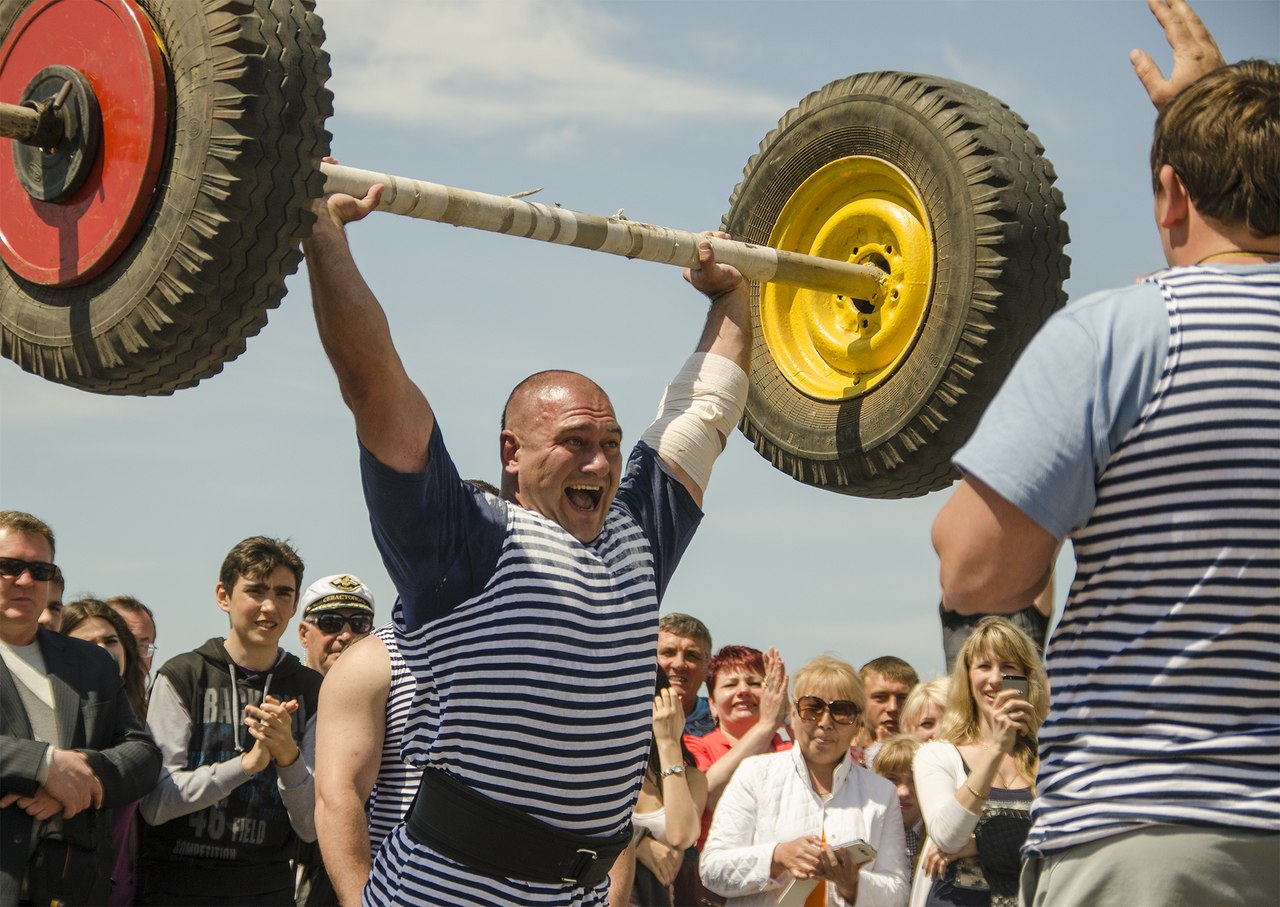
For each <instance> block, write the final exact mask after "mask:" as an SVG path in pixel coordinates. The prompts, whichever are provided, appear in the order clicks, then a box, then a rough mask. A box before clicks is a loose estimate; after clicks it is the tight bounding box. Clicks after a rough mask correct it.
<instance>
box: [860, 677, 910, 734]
mask: <svg viewBox="0 0 1280 907" xmlns="http://www.w3.org/2000/svg"><path fill="white" fill-rule="evenodd" d="M866 687H867V731H868V732H869V733H870V734H872V735H873V736H874V739H876V740H884V739H885V738H887V737H892V736H893V735H894V734H896V733H898V715H899V713H901V711H902V706H903V704H904V703H905V702H906V701H907V696H908V695H909V694H910V693H911V687H910V686H908V685H907V684H906V683H905V682H903V681H901V680H890V679H889V678H888V677H885V676H884V675H883V674H877V673H876V672H875V671H872V672H871V673H870V674H869V675H868V677H867V681H866Z"/></svg>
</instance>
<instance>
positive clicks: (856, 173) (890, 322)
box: [760, 156, 933, 400]
mask: <svg viewBox="0 0 1280 907" xmlns="http://www.w3.org/2000/svg"><path fill="white" fill-rule="evenodd" d="M769 245H771V246H774V247H775V248H779V249H787V250H790V251H794V252H804V253H807V254H809V255H817V256H820V257H822V258H834V259H840V260H844V261H852V262H856V263H858V264H865V265H874V266H876V267H878V268H880V269H881V270H883V271H885V272H886V273H888V275H889V277H888V280H887V281H886V283H885V286H884V291H883V295H882V296H880V297H879V298H876V299H853V298H850V297H846V296H838V295H832V294H830V293H826V292H821V291H817V290H802V289H798V288H796V287H787V286H782V285H780V284H772V283H768V284H763V285H762V286H761V288H760V329H761V332H762V333H763V335H764V341H765V343H766V344H767V345H768V347H769V352H770V353H771V355H772V356H773V359H774V362H775V363H776V364H777V366H778V369H779V370H780V371H781V372H782V374H783V375H785V376H786V378H787V380H788V381H790V382H791V384H792V385H794V386H795V388H796V389H797V390H799V391H800V392H801V393H804V394H807V395H808V396H810V397H814V398H816V399H819V400H847V399H850V398H853V397H857V396H859V395H861V394H864V393H866V392H867V391H869V390H871V389H872V388H874V387H875V386H876V385H877V384H879V383H881V382H883V381H884V380H885V379H887V378H888V377H889V376H890V375H891V374H893V372H894V370H895V369H896V368H897V367H898V365H899V364H900V363H901V362H902V361H903V360H904V359H905V358H906V356H907V353H908V352H910V350H911V347H912V345H913V344H914V342H915V338H916V335H917V334H919V332H920V328H921V326H922V325H923V324H924V316H925V310H926V309H927V308H928V303H929V292H930V289H931V284H932V280H933V242H932V233H931V231H930V229H929V219H928V216H927V215H926V213H925V209H924V203H923V202H922V201H921V199H920V193H919V192H917V191H916V187H915V186H914V185H912V183H911V180H909V179H908V178H907V176H906V174H904V173H903V172H902V171H901V170H899V169H898V168H897V167H894V166H893V165H892V164H888V163H885V162H884V161H882V160H879V159H878V158H871V157H862V156H857V157H846V158H841V159H840V160H836V161H832V162H831V163H829V164H827V165H826V166H824V167H822V168H821V169H820V170H818V171H816V172H815V173H813V174H812V175H811V176H810V177H809V178H808V179H806V180H805V181H804V182H803V183H802V184H801V185H800V186H799V188H797V189H796V191H795V192H794V193H792V195H791V198H789V199H788V200H787V203H786V205H784V206H783V209H782V212H781V213H780V214H779V215H778V220H777V223H776V224H775V226H774V228H773V233H772V234H770V236H769Z"/></svg>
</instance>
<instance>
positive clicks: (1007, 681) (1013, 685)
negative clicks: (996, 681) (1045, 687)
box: [1000, 674, 1027, 699]
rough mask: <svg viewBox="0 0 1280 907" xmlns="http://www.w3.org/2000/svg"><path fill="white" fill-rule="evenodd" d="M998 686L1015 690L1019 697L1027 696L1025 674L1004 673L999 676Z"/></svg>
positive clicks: (1024, 697)
mask: <svg viewBox="0 0 1280 907" xmlns="http://www.w3.org/2000/svg"><path fill="white" fill-rule="evenodd" d="M1000 687H1001V688H1002V689H1005V690H1017V691H1018V698H1019V699H1026V698H1027V678H1026V675H1025V674H1005V675H1003V676H1002V677H1001V678H1000Z"/></svg>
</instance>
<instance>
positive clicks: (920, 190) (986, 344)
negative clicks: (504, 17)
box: [0, 0, 1068, 497]
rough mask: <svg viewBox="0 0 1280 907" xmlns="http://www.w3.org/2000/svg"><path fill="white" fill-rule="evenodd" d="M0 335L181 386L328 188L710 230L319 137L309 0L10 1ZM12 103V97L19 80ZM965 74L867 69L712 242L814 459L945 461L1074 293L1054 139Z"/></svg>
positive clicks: (650, 230)
mask: <svg viewBox="0 0 1280 907" xmlns="http://www.w3.org/2000/svg"><path fill="white" fill-rule="evenodd" d="M0 36H3V37H0V102H9V103H0V135H2V136H5V137H8V138H11V139H13V140H14V141H12V142H11V143H10V144H11V146H12V149H13V154H12V163H9V162H7V161H0V260H3V263H4V267H3V268H0V350H2V351H3V353H4V355H5V356H6V357H7V358H9V359H12V360H14V361H15V362H17V363H18V364H19V365H21V366H22V367H23V368H24V369H26V370H28V371H30V372H33V373H36V374H39V375H42V376H44V377H46V378H49V379H50V380H54V381H57V382H60V383H64V384H69V385H72V386H75V387H78V388H81V389H84V390H89V391H95V392H100V393H108V394H164V393H170V392H172V391H173V390H175V389H178V388H182V387H187V386H190V385H192V384H195V383H196V382H198V381H199V380H201V379H202V378H205V377H208V376H210V375H212V374H215V373H217V372H218V371H220V370H221V368H222V365H223V363H225V362H227V361H229V360H231V359H234V358H235V357H236V356H237V355H239V353H241V352H242V351H243V350H244V345H245V339H246V338H247V337H250V336H252V335H253V334H256V333H257V331H258V330H260V329H261V327H262V326H263V324H265V321H266V313H267V310H268V309H270V308H272V307H274V306H276V305H278V304H279V301H280V299H281V297H282V296H283V295H284V278H285V277H286V276H287V275H288V274H290V273H292V272H293V270H294V269H295V268H296V267H297V264H298V261H299V252H298V248H297V246H298V242H299V240H300V239H301V238H302V237H303V236H305V235H306V233H307V231H308V230H309V229H310V226H311V223H312V220H313V214H312V213H311V208H310V201H311V199H313V198H316V197H318V196H319V195H320V194H322V193H323V192H326V191H342V192H348V193H350V194H353V195H362V194H363V193H364V191H365V190H366V189H367V188H368V186H369V185H371V184H372V183H375V182H382V183H386V184H387V187H388V189H387V191H386V192H385V193H384V195H383V201H382V209H383V210H387V211H392V212H395V213H400V214H408V215H411V216H415V217H421V218H425V219H428V220H434V221H438V222H442V223H449V224H453V225H456V226H466V227H473V228H478V229H483V230H489V231H493V232H500V233H507V234H509V235H518V236H526V237H529V238H532V239H540V240H544V241H547V242H555V243H560V244H565V245H574V246H578V247H579V248H587V249H594V250H597V251H604V252H610V253H612V254H615V255H623V256H626V257H628V258H641V259H645V260H648V261H658V262H665V263H669V264H675V265H680V266H686V267H687V266H690V265H692V264H695V263H696V257H695V251H694V245H695V243H696V241H697V239H698V237H697V236H696V235H695V234H693V233H689V232H685V231H680V230H673V229H669V228H665V227H657V226H652V225H648V224H643V223H639V222H634V221H630V220H627V219H626V218H624V217H621V216H614V217H600V216H597V215H590V214H582V213H579V212H574V211H569V210H567V209H563V208H560V207H557V206H547V205H542V204H538V203H536V202H532V201H527V200H524V199H521V198H512V197H507V196H500V195H487V194H484V193H479V192H471V191H468V190H463V189H456V188H452V187H448V186H441V185H438V184H434V183H427V182H423V181H418V180H411V179H406V178H403V177H393V176H390V175H387V174H380V173H373V172H369V171H363V170H356V169H353V168H349V167H340V166H337V165H332V164H321V158H323V157H324V156H325V155H327V153H328V150H329V135H328V133H327V132H326V131H325V129H324V123H325V119H326V118H327V116H328V114H329V113H330V112H331V106H332V104H331V102H332V97H331V95H330V93H329V91H328V89H327V88H325V81H326V79H327V77H328V58H327V56H326V55H325V53H324V51H323V49H322V46H321V42H322V37H323V36H322V31H321V26H320V20H319V18H318V16H317V15H316V13H315V10H314V9H313V8H312V5H311V3H309V2H306V0H0ZM14 102H16V103H14ZM1042 151H1043V149H1042V148H1041V146H1040V144H1039V142H1038V140H1037V139H1036V138H1035V136H1034V135H1032V134H1031V133H1030V132H1029V131H1028V129H1027V126H1026V123H1025V122H1023V121H1022V120H1021V119H1020V118H1019V117H1018V116H1017V115H1016V114H1015V113H1013V112H1012V111H1010V110H1009V109H1008V107H1007V106H1005V105H1004V104H1003V103H1001V102H1000V101H999V100H997V99H995V98H993V97H991V96H990V95H988V94H986V93H984V92H982V91H980V90H978V89H975V88H971V87H969V86H966V85H962V84H959V83H956V82H951V81H947V80H943V79H938V78H934V77H931V76H924V75H916V74H909V73H892V72H884V73H864V74H861V75H856V76H851V77H849V78H847V79H842V80H839V81H837V82H833V83H831V84H830V85H827V86H825V87H824V88H822V89H820V90H819V91H816V92H814V93H813V94H811V95H809V96H808V97H807V98H805V99H804V100H803V101H801V103H800V104H799V105H798V106H797V107H796V108H794V109H792V110H790V111H788V112H787V113H786V114H785V115H784V116H783V118H782V119H781V121H780V122H779V125H778V127H777V128H776V129H774V130H773V131H771V132H770V133H769V135H767V136H766V137H765V139H764V140H763V141H762V142H761V145H760V149H759V151H758V152H757V153H756V154H755V155H754V156H753V157H752V158H751V159H750V161H749V162H748V164H747V166H746V169H745V171H744V173H743V179H742V181H741V182H740V183H739V184H738V186H737V187H736V188H735V190H734V192H733V194H732V196H731V198H730V210H729V212H728V214H726V215H725V217H724V219H723V224H722V226H723V228H724V229H725V230H727V231H728V232H730V233H731V234H732V235H733V236H734V237H735V240H736V241H732V242H731V241H722V240H716V241H715V245H716V255H717V258H718V259H719V260H721V261H724V262H727V263H729V264H732V265H734V266H736V267H737V268H738V269H739V270H741V271H742V272H743V273H744V275H746V276H747V277H748V278H749V279H750V280H752V281H753V287H752V299H753V315H754V316H755V318H756V322H757V331H756V342H755V348H754V350H753V354H752V357H753V362H752V385H751V392H750V396H749V399H748V404H747V412H746V415H745V416H744V417H743V421H742V425H741V428H742V430H743V432H744V434H746V436H747V437H748V438H749V439H750V440H751V441H752V442H753V443H754V444H755V446H756V449H757V450H759V451H760V453H761V454H762V455H764V456H766V457H767V458H768V459H769V460H770V461H771V462H772V463H773V464H774V465H775V466H776V467H778V468H779V469H782V470H784V471H786V472H788V473H789V474H791V475H792V476H794V477H795V478H797V479H799V480H800V481H803V482H805V483H807V484H811V485H816V486H821V487H826V488H831V489H833V490H836V491H841V492H845V493H851V494H862V495H867V496H872V497H903V496H909V495H916V494H923V493H925V492H927V491H930V490H933V489H934V488H939V487H942V486H944V485H945V484H947V482H949V481H950V479H951V477H952V471H951V466H950V457H951V454H952V453H953V452H954V450H955V448H956V447H957V446H958V445H959V444H960V443H961V442H962V441H963V440H964V438H965V437H967V435H968V433H969V431H971V430H972V427H973V425H974V424H975V423H976V421H977V418H978V416H979V415H980V414H981V411H982V409H983V408H984V407H985V405H986V402H987V401H988V400H989V399H990V397H991V395H992V394H993V393H994V392H995V390H996V388H997V387H998V386H999V383H1000V381H1001V380H1002V379H1003V376H1004V374H1005V373H1006V372H1007V370H1008V367H1009V365H1010V364H1011V363H1012V361H1013V359H1014V358H1015V357H1016V355H1017V353H1018V352H1019V351H1020V350H1021V349H1022V347H1023V346H1024V345H1025V344H1026V342H1027V341H1028V340H1029V339H1030V337H1031V335H1032V334H1033V333H1034V332H1035V330H1036V329H1037V328H1038V327H1039V325H1040V324H1041V323H1042V322H1043V321H1044V319H1045V318H1047V317H1048V315H1049V314H1050V313H1051V312H1052V311H1053V310H1054V309H1056V308H1057V307H1058V306H1060V305H1061V304H1062V303H1063V301H1064V296H1063V293H1062V282H1063V281H1064V280H1065V278H1066V275H1067V267H1068V259H1067V257H1066V256H1065V255H1064V254H1063V247H1064V245H1065V243H1066V240H1067V229H1066V224H1065V223H1064V222H1063V221H1062V219H1061V213H1062V210H1063V202H1062V196H1061V193H1060V192H1059V191H1058V190H1057V189H1056V188H1054V186H1053V183H1054V180H1055V174H1054V172H1053V168H1052V166H1051V165H1050V164H1049V163H1048V161H1046V160H1045V159H1044V158H1043V156H1042Z"/></svg>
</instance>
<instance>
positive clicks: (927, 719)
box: [909, 699, 942, 743]
mask: <svg viewBox="0 0 1280 907" xmlns="http://www.w3.org/2000/svg"><path fill="white" fill-rule="evenodd" d="M941 728H942V706H940V705H938V704H937V703H936V702H934V701H933V700H932V699H926V700H925V701H924V705H923V706H921V708H920V720H919V721H917V722H916V726H915V727H913V728H910V729H909V733H910V734H911V736H912V737H915V738H916V739H917V740H919V741H920V742H921V743H924V742H925V741H926V740H932V739H933V738H934V737H937V736H938V731H939V730H941Z"/></svg>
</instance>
